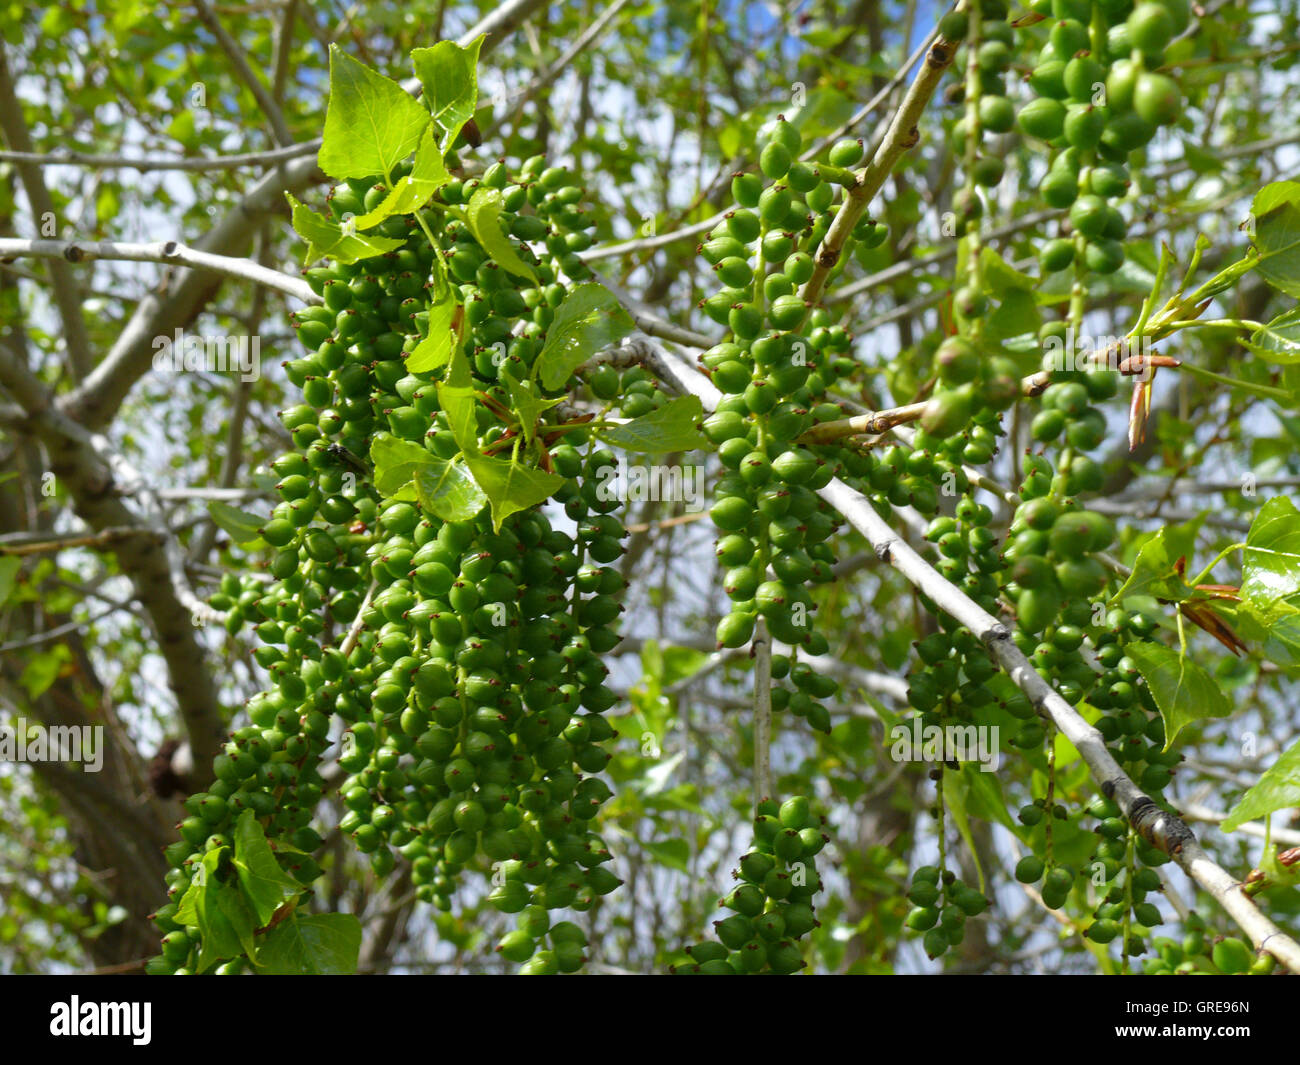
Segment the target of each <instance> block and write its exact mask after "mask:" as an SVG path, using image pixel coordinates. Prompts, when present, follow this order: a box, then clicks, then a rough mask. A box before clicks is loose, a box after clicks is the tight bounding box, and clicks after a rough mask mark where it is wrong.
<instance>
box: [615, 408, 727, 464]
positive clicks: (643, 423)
mask: <svg viewBox="0 0 1300 1065" xmlns="http://www.w3.org/2000/svg"><path fill="white" fill-rule="evenodd" d="M703 417H704V407H703V405H702V404H701V403H700V401H699V398H698V397H697V396H678V397H677V398H676V399H673V400H669V401H668V402H667V403H665V404H664V405H663V406H662V407H660V408H659V409H658V410H652V411H651V412H650V413H649V414H643V415H641V417H639V418H633V419H632V420H631V421H629V422H624V423H623V424H622V425H619V426H615V427H614V428H613V429H609V430H607V431H605V432H604V433H602V434H601V439H602V440H604V441H605V443H607V444H613V445H614V446H615V447H621V448H624V449H625V450H627V451H637V452H641V453H643V454H648V455H661V454H663V453H664V452H668V451H693V450H695V449H696V448H706V447H708V446H709V444H708V441H707V440H706V439H705V438H704V434H703V433H701V432H700V430H699V421H700V419H701V418H703Z"/></svg>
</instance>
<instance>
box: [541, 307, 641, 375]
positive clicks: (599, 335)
mask: <svg viewBox="0 0 1300 1065" xmlns="http://www.w3.org/2000/svg"><path fill="white" fill-rule="evenodd" d="M634 328H635V326H634V325H633V323H632V319H631V318H629V317H628V314H627V312H626V311H625V310H623V308H622V307H621V306H620V305H619V302H618V300H617V299H615V298H614V296H613V294H612V293H611V292H610V291H609V290H608V289H606V288H603V287H601V286H600V285H597V284H595V283H594V282H587V283H586V284H582V285H577V286H576V287H574V288H573V289H571V290H570V291H569V294H568V295H567V296H565V297H564V301H563V302H562V303H561V304H560V305H559V307H557V308H556V309H555V319H554V320H553V321H552V322H551V327H550V328H549V329H548V330H547V331H546V343H545V344H543V345H542V350H541V352H540V353H539V354H538V356H537V361H536V362H534V363H533V376H534V377H537V376H538V375H540V376H541V381H542V387H543V388H545V389H546V390H547V391H549V392H555V391H557V390H558V389H561V388H563V387H564V385H565V383H566V382H567V381H568V380H569V375H570V374H572V373H573V371H574V370H576V369H577V368H578V367H579V366H581V365H582V364H583V363H584V362H586V361H587V360H588V359H590V358H591V357H592V356H593V355H595V354H596V352H598V351H600V350H601V349H602V348H607V347H609V346H610V345H611V344H614V343H616V342H618V341H619V340H621V339H622V338H623V337H625V336H627V335H628V333H630V332H632V330H633V329H634Z"/></svg>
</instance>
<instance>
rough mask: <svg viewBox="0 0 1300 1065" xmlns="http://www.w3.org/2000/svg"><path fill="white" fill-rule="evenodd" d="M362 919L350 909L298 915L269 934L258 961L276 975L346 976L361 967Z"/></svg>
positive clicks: (283, 922)
mask: <svg viewBox="0 0 1300 1065" xmlns="http://www.w3.org/2000/svg"><path fill="white" fill-rule="evenodd" d="M360 951H361V922H360V921H358V920H357V919H356V917H354V916H353V915H352V914H350V913H321V914H312V915H310V916H306V917H299V916H297V915H294V916H293V917H291V918H289V919H288V920H287V921H282V922H281V923H280V924H278V925H276V926H275V927H274V928H273V929H271V931H270V932H268V933H267V935H266V941H265V942H264V943H263V944H262V949H261V950H260V951H259V952H258V961H259V962H260V964H261V965H262V966H263V969H264V971H265V972H266V973H268V974H269V975H272V976H312V975H325V976H346V975H348V974H350V973H355V972H356V971H357V958H358V956H359V954H360Z"/></svg>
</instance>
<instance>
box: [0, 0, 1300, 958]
mask: <svg viewBox="0 0 1300 1065" xmlns="http://www.w3.org/2000/svg"><path fill="white" fill-rule="evenodd" d="M483 6H484V8H485V9H486V10H480V7H479V5H469V4H446V3H439V4H434V5H427V6H426V5H417V6H416V7H415V8H410V7H407V8H404V9H403V10H402V11H401V12H400V13H396V12H391V11H389V10H386V9H380V8H375V9H374V10H369V9H365V8H362V9H360V10H359V11H358V12H356V13H355V14H353V15H351V16H349V18H348V19H347V20H345V21H344V22H343V23H342V24H341V25H338V26H328V25H324V24H323V23H321V22H320V21H319V20H317V18H316V13H315V12H314V11H312V10H307V9H306V8H304V7H303V6H301V5H298V4H297V3H296V2H294V0H288V2H287V3H285V4H281V5H278V6H276V7H274V8H272V9H266V10H262V9H259V10H256V11H246V10H242V9H241V10H239V11H235V12H230V11H226V10H224V9H218V8H215V7H213V6H212V5H210V4H209V3H207V0H196V4H195V5H194V13H195V14H197V15H198V18H199V23H200V24H201V27H202V28H201V30H200V31H198V32H199V34H200V36H199V38H198V39H197V40H193V39H192V38H191V35H190V34H191V27H189V26H182V24H181V20H182V19H185V18H188V17H189V16H190V12H188V11H187V12H183V13H182V12H180V11H172V12H167V13H165V14H162V15H154V14H151V13H147V12H145V11H143V10H140V9H136V8H130V9H124V11H123V12H122V13H119V14H117V15H115V16H114V17H113V18H111V19H109V20H107V21H105V20H104V19H103V18H102V17H101V16H100V15H99V14H98V13H97V12H94V11H92V10H90V9H84V8H69V7H66V6H64V7H58V8H49V9H48V10H45V11H29V10H26V9H24V10H21V11H15V12H14V14H13V17H12V18H11V19H10V20H9V22H8V23H7V27H8V28H7V30H6V42H5V47H4V49H3V51H0V129H3V133H4V139H5V149H6V150H5V151H3V152H0V167H2V168H3V169H2V170H0V177H2V178H3V180H0V190H3V192H2V194H0V221H2V222H3V225H2V226H0V258H2V259H3V261H4V264H5V266H4V270H3V272H0V299H3V301H4V308H5V316H4V322H5V326H4V332H3V336H2V337H0V403H2V405H0V433H2V434H3V440H4V451H3V454H2V455H0V460H2V461H3V464H4V471H3V474H2V475H0V476H3V480H0V526H3V528H2V529H0V603H2V604H3V614H2V615H0V616H2V617H3V623H4V629H3V634H2V636H0V651H3V656H2V657H0V683H2V684H3V689H2V690H3V693H4V699H5V703H6V710H7V713H8V714H9V715H10V716H11V717H12V718H13V720H12V722H11V723H10V727H9V728H8V730H7V731H6V732H5V733H4V734H3V735H2V736H0V740H3V742H4V743H5V744H6V745H7V746H5V748H4V755H5V760H6V761H8V762H17V763H22V764H14V765H9V766H6V767H5V770H4V772H3V773H0V784H2V785H3V802H4V803H5V806H6V810H5V813H6V815H7V816H8V819H9V823H10V824H14V825H19V826H21V833H20V834H19V835H15V836H14V837H13V838H11V839H10V841H9V845H8V847H7V849H6V852H5V856H4V863H5V876H6V878H7V882H8V884H9V885H10V886H11V888H12V892H11V897H12V898H13V899H14V905H13V907H12V910H11V913H10V915H9V916H7V917H6V919H5V921H4V923H0V937H2V938H3V942H4V943H5V946H6V948H7V949H6V951H5V954H4V958H5V963H6V965H7V967H8V968H10V969H14V970H23V971H36V970H48V969H55V968H67V967H86V966H90V967H96V968H100V969H113V970H118V971H140V970H147V971H150V972H209V971H217V972H223V973H225V972H240V971H248V970H250V969H252V970H255V971H264V972H265V971H269V972H286V971H287V972H299V971H327V972H333V971H346V970H352V969H360V970H361V971H367V972H381V971H409V970H426V969H435V970H440V971H475V972H477V971H502V970H503V969H504V970H511V971H513V970H515V969H516V968H518V969H520V970H521V971H524V972H537V973H549V972H557V971H558V972H572V971H576V970H578V969H581V968H583V967H584V966H585V967H586V968H587V970H588V971H596V972H601V971H646V972H649V971H664V970H666V969H668V968H673V969H675V970H676V971H679V972H680V971H697V970H698V971H703V972H714V971H716V972H729V971H742V972H752V971H773V972H778V973H789V972H797V971H799V970H801V969H804V968H809V967H810V968H812V969H813V970H816V971H854V972H863V971H866V972H890V971H915V970H918V969H924V970H933V969H937V968H938V967H940V966H942V967H947V968H950V969H959V970H963V971H1026V970H1035V971H1036V970H1039V969H1041V968H1048V969H1051V970H1052V971H1098V972H1120V971H1129V970H1131V969H1136V970H1138V971H1144V972H1147V973H1152V974H1155V973H1168V972H1174V971H1180V972H1181V971H1196V970H1201V971H1222V972H1245V971H1248V970H1249V971H1252V972H1267V971H1270V970H1271V969H1273V968H1274V967H1275V966H1276V965H1278V964H1279V963H1280V964H1281V966H1283V967H1285V968H1287V969H1290V970H1292V971H1300V947H1298V946H1297V944H1296V942H1295V940H1294V938H1293V936H1294V930H1295V920H1296V913H1297V901H1298V898H1297V893H1296V888H1295V878H1294V873H1293V872H1292V870H1293V868H1294V867H1295V865H1296V861H1297V858H1300V850H1297V848H1296V843H1297V839H1298V836H1297V831H1296V829H1295V828H1292V827H1287V825H1286V824H1285V822H1286V820H1287V818H1288V816H1289V817H1291V818H1292V819H1294V816H1295V808H1296V807H1297V805H1300V792H1298V790H1297V788H1298V785H1297V769H1296V763H1297V758H1300V754H1298V753H1297V752H1300V745H1296V744H1295V743H1294V736H1293V733H1294V722H1295V718H1294V712H1293V711H1292V710H1291V709H1290V706H1289V700H1288V698H1287V696H1288V694H1289V691H1290V687H1289V686H1290V684H1291V683H1292V680H1293V676H1294V671H1295V669H1296V667H1297V664H1298V663H1300V659H1298V658H1297V650H1296V648H1297V646H1300V645H1298V643H1297V638H1296V636H1295V631H1296V629H1295V626H1296V622H1295V618H1296V617H1297V616H1300V546H1297V544H1300V514H1298V513H1297V511H1296V508H1295V506H1294V504H1293V503H1292V502H1291V500H1290V499H1289V498H1288V495H1287V489H1289V488H1291V487H1294V485H1295V483H1296V480H1295V478H1296V476H1297V474H1300V470H1297V469H1295V468H1294V466H1295V461H1296V460H1295V458H1294V456H1293V451H1294V448H1293V438H1294V434H1295V425H1294V419H1293V417H1292V414H1291V411H1292V410H1293V409H1294V408H1295V407H1296V405H1297V401H1296V395H1297V387H1298V386H1300V381H1298V380H1297V378H1296V376H1295V373H1294V370H1293V366H1294V364H1295V361H1296V352H1297V350H1300V328H1298V327H1297V322H1298V321H1300V319H1297V311H1296V308H1295V305H1294V300H1295V299H1296V298H1297V297H1298V296H1300V257H1298V256H1297V252H1296V236H1295V234H1296V233H1297V232H1300V185H1297V184H1296V183H1294V182H1290V181H1286V180H1278V178H1279V176H1280V175H1281V174H1284V173H1285V172H1286V170H1287V167H1288V165H1289V161H1292V160H1293V157H1294V156H1293V153H1294V144H1295V140H1296V135H1295V133H1294V131H1293V130H1291V129H1290V128H1288V125H1287V122H1286V119H1285V118H1284V117H1279V116H1284V115H1285V114H1286V109H1285V107H1284V106H1283V105H1282V101H1285V100H1286V99H1287V98H1288V95H1287V94H1288V93H1290V92H1292V91H1293V74H1292V68H1293V58H1292V57H1293V55H1294V53H1295V48H1294V46H1293V44H1291V43H1287V42H1288V38H1289V37H1290V36H1293V32H1292V31H1293V30H1294V28H1295V25H1296V12H1295V10H1294V5H1291V6H1287V7H1285V8H1284V9H1283V10H1282V11H1281V12H1280V13H1279V12H1272V11H1271V10H1270V12H1269V13H1265V12H1264V11H1263V9H1261V8H1259V7H1258V5H1251V4H1248V3H1246V4H1238V5H1229V4H1219V5H1211V6H1209V7H1207V8H1205V9H1201V8H1199V7H1198V8H1196V9H1194V10H1193V9H1191V8H1189V7H1188V6H1187V4H1186V3H1179V2H1176V0H1175V2H1169V3H1165V2H1163V0H1162V2H1150V0H1147V2H1143V3H1140V4H1138V5H1137V6H1134V4H1133V3H1132V2H1131V0H1105V2H1098V3H1092V2H1090V0H1048V2H1045V0H1035V3H1034V4H1032V5H1031V6H1030V7H1029V8H1026V9H1010V10H1009V9H1008V7H1007V5H1006V4H1005V2H1004V0H971V2H966V0H962V2H961V3H959V4H958V5H957V8H956V9H954V10H951V11H948V12H947V13H946V14H943V15H942V17H941V19H940V20H939V22H938V23H937V25H936V26H934V27H933V28H931V27H930V26H929V25H928V21H929V19H930V17H931V16H930V15H928V14H926V13H925V12H923V11H922V10H920V9H919V8H917V7H916V6H915V5H907V6H906V7H905V8H903V9H902V10H897V11H896V10H892V9H886V8H885V7H884V6H883V5H879V4H875V3H855V4H851V5H836V4H829V3H816V4H811V5H804V6H802V7H799V8H798V9H797V11H796V9H795V8H794V7H793V6H778V7H776V8H769V7H767V6H760V5H724V6H723V7H721V8H714V7H713V6H712V5H669V6H668V7H667V8H658V7H655V6H653V5H633V4H629V3H626V2H615V3H613V4H610V5H607V6H604V7H599V6H598V5H592V4H572V5H543V4H541V3H538V2H536V0H513V2H507V3H504V4H501V5H496V6H491V5H483ZM124 60H125V61H124ZM403 78H405V79H406V80H402V79H403ZM873 126H874V131H873ZM149 264H156V265H149ZM300 266H301V267H302V269H301V271H300V270H299V267H300ZM74 743H75V744H79V745H80V747H79V748H77V747H73V746H66V745H71V744H74ZM60 744H63V745H65V746H60ZM1274 815H1279V816H1274ZM1271 822H1279V823H1271ZM1193 826H1196V827H1197V828H1198V833H1193V830H1192V828H1193ZM733 871H734V877H735V879H734V880H733V879H732V878H731V876H730V875H729V874H730V873H732V872H733ZM720 899H721V904H722V906H723V907H724V909H723V911H722V912H720V913H715V909H716V906H717V904H718V903H719V900H720ZM710 925H711V926H712V927H710ZM160 939H161V946H160V945H159V943H160Z"/></svg>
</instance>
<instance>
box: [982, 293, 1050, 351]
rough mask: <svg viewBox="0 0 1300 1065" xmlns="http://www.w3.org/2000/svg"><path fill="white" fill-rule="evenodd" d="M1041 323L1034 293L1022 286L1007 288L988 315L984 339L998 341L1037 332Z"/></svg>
mask: <svg viewBox="0 0 1300 1065" xmlns="http://www.w3.org/2000/svg"><path fill="white" fill-rule="evenodd" d="M1041 324H1042V315H1041V314H1039V313H1038V302H1037V301H1036V300H1035V299H1034V294H1033V293H1032V292H1030V291H1028V290H1027V289H1022V288H1013V289H1008V290H1007V294H1006V295H1005V296H1003V297H1002V302H1001V303H1000V304H998V307H997V309H996V310H995V311H994V312H993V313H992V314H991V315H989V320H988V322H987V323H986V325H985V327H984V339H985V340H990V341H998V340H1006V339H1009V338H1010V337H1018V336H1024V335H1025V334H1026V333H1033V334H1037V332H1038V327H1039V326H1040V325H1041Z"/></svg>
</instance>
